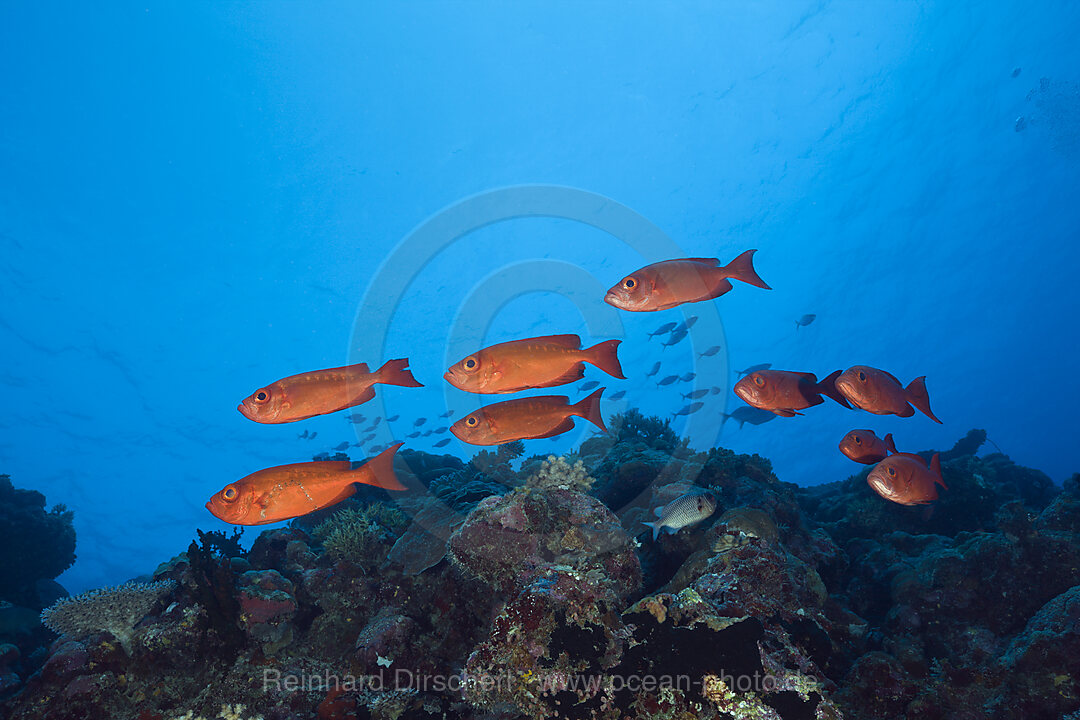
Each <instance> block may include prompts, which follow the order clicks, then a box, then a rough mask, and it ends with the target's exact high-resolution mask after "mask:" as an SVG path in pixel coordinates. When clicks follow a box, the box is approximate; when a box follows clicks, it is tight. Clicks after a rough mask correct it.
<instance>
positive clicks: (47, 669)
mask: <svg viewBox="0 0 1080 720" xmlns="http://www.w3.org/2000/svg"><path fill="white" fill-rule="evenodd" d="M89 660H90V654H89V653H88V652H87V651H86V646H85V645H83V644H82V643H79V642H66V643H64V644H63V645H61V646H60V647H59V648H57V649H56V652H54V653H53V654H52V656H50V657H49V659H48V660H47V661H45V666H44V667H43V668H42V669H41V675H42V677H44V678H45V679H47V680H50V681H53V682H59V681H61V680H66V679H67V678H70V677H71V676H73V675H77V674H79V672H81V671H82V670H83V669H84V668H85V667H86V665H87V663H88V662H89Z"/></svg>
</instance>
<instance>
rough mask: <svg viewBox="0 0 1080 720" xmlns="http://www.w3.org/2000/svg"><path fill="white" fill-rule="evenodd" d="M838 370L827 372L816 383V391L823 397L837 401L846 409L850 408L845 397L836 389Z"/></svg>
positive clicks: (839, 372)
mask: <svg viewBox="0 0 1080 720" xmlns="http://www.w3.org/2000/svg"><path fill="white" fill-rule="evenodd" d="M840 374H841V371H840V370H833V371H832V372H831V373H829V374H828V375H827V376H826V377H825V378H824V379H823V380H822V381H821V382H819V383H818V384H817V391H818V392H819V393H821V394H822V395H824V396H825V397H827V398H829V399H830V400H833V401H834V402H838V403H840V404H841V405H843V406H844V407H846V408H847V409H848V410H850V409H851V405H849V404H848V401H847V399H846V398H845V397H844V396H843V395H841V394H840V391H839V390H837V389H836V378H838V377H840Z"/></svg>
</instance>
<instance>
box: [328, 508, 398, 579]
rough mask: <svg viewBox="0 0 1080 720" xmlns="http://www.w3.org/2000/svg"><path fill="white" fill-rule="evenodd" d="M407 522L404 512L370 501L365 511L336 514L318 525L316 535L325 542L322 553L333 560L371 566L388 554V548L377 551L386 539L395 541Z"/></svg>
mask: <svg viewBox="0 0 1080 720" xmlns="http://www.w3.org/2000/svg"><path fill="white" fill-rule="evenodd" d="M407 524H408V518H407V517H406V516H405V513H403V512H401V511H400V510H398V509H397V508H393V507H390V506H389V505H386V504H385V503H371V504H370V505H368V506H367V507H366V508H364V509H363V510H354V509H353V508H346V509H345V510H341V511H340V512H336V513H334V514H333V515H332V516H331V517H330V518H329V519H328V520H326V521H325V522H323V523H322V524H320V525H319V526H318V527H316V528H315V531H314V535H315V537H316V538H317V539H319V540H321V541H322V544H323V554H324V555H325V556H326V557H328V558H329V559H331V560H333V561H334V562H342V561H344V562H350V563H352V564H354V565H357V566H359V567H363V568H370V567H372V566H373V565H374V564H376V563H378V562H382V560H383V558H384V557H385V555H386V548H384V549H383V550H382V551H381V552H376V551H377V550H378V549H379V547H380V546H381V545H382V544H383V543H384V541H387V540H390V541H392V540H393V539H394V538H396V537H397V536H398V535H399V534H401V531H402V530H404V529H405V526H406V525H407Z"/></svg>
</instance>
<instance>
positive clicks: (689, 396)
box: [683, 388, 709, 400]
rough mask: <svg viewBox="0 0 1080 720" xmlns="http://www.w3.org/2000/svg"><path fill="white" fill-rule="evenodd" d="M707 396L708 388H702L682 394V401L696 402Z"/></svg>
mask: <svg viewBox="0 0 1080 720" xmlns="http://www.w3.org/2000/svg"><path fill="white" fill-rule="evenodd" d="M708 394H709V388H702V389H701V390H694V391H693V392H688V393H683V399H684V400H697V399H698V398H703V397H705V396H706V395H708Z"/></svg>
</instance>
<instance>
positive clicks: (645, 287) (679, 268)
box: [604, 250, 772, 312]
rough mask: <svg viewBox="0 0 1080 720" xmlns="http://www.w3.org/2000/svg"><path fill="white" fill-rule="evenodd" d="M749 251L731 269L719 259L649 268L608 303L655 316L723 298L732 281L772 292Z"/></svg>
mask: <svg viewBox="0 0 1080 720" xmlns="http://www.w3.org/2000/svg"><path fill="white" fill-rule="evenodd" d="M756 252H757V250H747V251H746V252H744V253H743V254H742V255H739V257H737V258H735V259H734V260H732V261H731V262H730V263H728V264H727V265H724V266H721V265H720V261H719V260H718V259H717V258H683V259H680V260H665V261H663V262H658V263H653V264H652V265H646V266H645V267H643V268H641V269H640V270H638V271H637V272H635V273H633V274H631V275H627V276H626V277H624V278H623V279H622V280H621V281H619V284H618V285H615V286H614V287H612V288H611V289H610V290H608V291H607V295H606V296H605V297H604V302H606V303H607V304H608V305H614V306H615V307H617V308H620V309H622V310H630V311H632V312H655V311H656V310H666V309H668V308H672V307H675V306H676V305H682V304H683V303H688V302H699V301H701V300H711V299H713V298H717V297H720V296H721V295H723V294H724V293H726V292H727V291H728V290H730V289H731V282H730V281H729V280H728V278H733V279H735V280H741V281H742V282H744V283H748V284H750V285H755V286H757V287H759V288H764V289H766V290H771V289H772V288H770V287H769V286H768V285H766V284H765V281H764V280H762V279H761V278H760V277H758V274H757V271H755V270H754V253H756Z"/></svg>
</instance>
